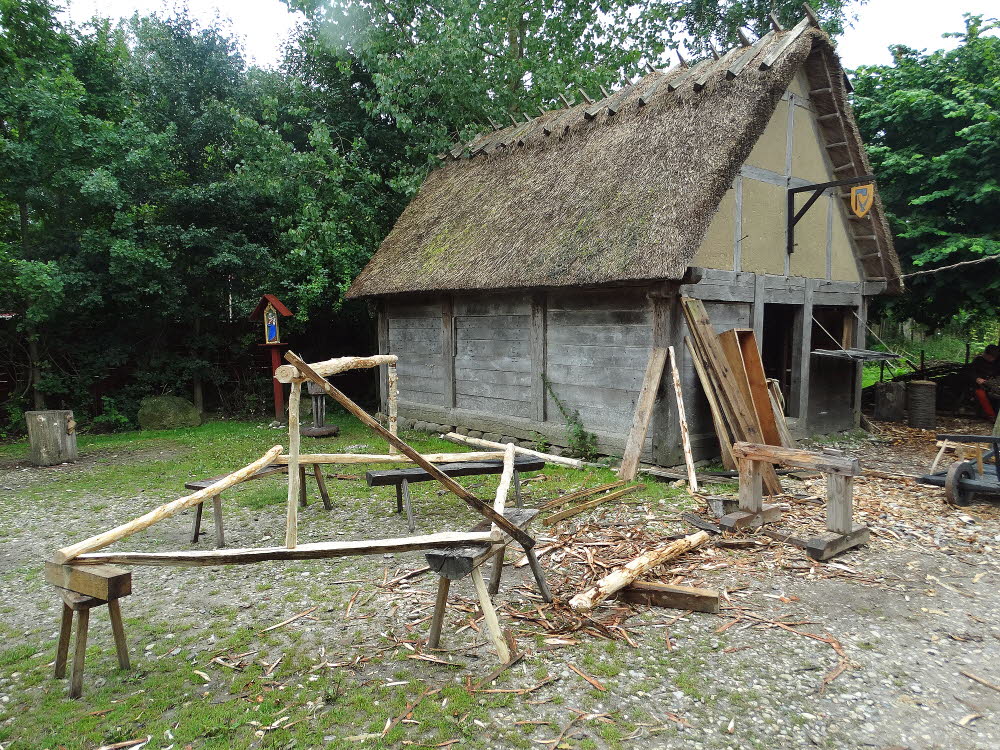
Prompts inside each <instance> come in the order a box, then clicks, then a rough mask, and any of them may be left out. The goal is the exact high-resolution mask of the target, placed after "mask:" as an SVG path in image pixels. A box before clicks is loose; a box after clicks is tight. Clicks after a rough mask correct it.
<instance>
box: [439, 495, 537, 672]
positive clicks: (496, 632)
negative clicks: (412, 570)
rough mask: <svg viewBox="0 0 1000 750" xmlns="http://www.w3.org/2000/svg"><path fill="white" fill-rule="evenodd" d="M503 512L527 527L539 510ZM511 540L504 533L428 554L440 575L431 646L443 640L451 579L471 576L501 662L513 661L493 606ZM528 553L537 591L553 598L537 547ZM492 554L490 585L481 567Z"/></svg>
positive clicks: (480, 526) (478, 527)
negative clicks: (500, 537) (491, 540)
mask: <svg viewBox="0 0 1000 750" xmlns="http://www.w3.org/2000/svg"><path fill="white" fill-rule="evenodd" d="M503 515H504V518H506V519H507V520H508V521H510V522H511V523H513V524H514V525H515V526H517V527H518V528H520V529H524V528H527V526H528V525H529V524H530V523H531V522H532V521H533V520H534V519H535V516H537V515H538V511H537V510H536V509H534V508H509V509H507V510H505V511H504V514H503ZM490 525H491V524H490V523H489V522H488V521H486V522H483V523H480V524H477V525H476V526H475V527H474V528H473V529H472V531H487V530H489V528H490ZM511 541H512V540H511V539H510V537H508V536H504V539H503V541H501V542H496V543H494V544H475V545H470V546H468V547H459V548H456V549H442V550H431V551H430V552H428V553H427V554H426V558H427V564H428V565H429V566H430V569H431V570H433V571H434V572H435V573H437V574H438V576H440V578H438V590H437V597H436V599H435V601H434V615H433V616H432V617H431V628H430V633H429V634H428V636H427V646H428V648H438V646H439V644H440V643H441V628H442V627H443V625H444V613H445V609H446V607H447V605H448V591H449V589H450V588H451V582H452V581H454V580H459V579H461V578H465V577H466V576H472V583H473V585H474V586H475V587H476V595H477V596H478V598H479V605H480V606H481V607H482V610H483V617H484V619H485V620H486V626H487V628H488V629H489V638H490V642H491V643H492V644H493V647H494V648H495V649H496V651H497V655H498V656H499V657H500V661H501V662H503V663H504V664H506V663H507V662H508V661H510V657H511V654H510V648H509V646H508V644H507V641H506V639H505V638H504V636H503V633H502V632H501V630H500V622H499V620H498V619H497V613H496V609H495V608H494V607H493V599H492V597H493V596H495V595H496V594H497V593H498V592H499V591H500V576H501V573H502V571H503V558H504V553H505V552H506V549H507V545H508V544H509V543H510V542H511ZM526 555H527V557H528V564H529V566H530V567H531V572H532V575H534V577H535V583H536V585H537V586H538V592H539V593H540V594H541V595H542V599H543V600H544V601H546V602H551V601H552V593H551V592H550V591H549V587H548V584H547V583H546V582H545V574H544V573H543V572H542V567H541V565H539V563H538V558H537V557H536V555H535V551H534V549H530V550H526ZM490 558H492V559H493V573H492V575H491V577H490V584H489V587H487V585H486V581H485V580H484V579H483V574H482V571H481V569H480V568H481V567H482V565H483V563H485V562H486V561H487V560H489V559H490Z"/></svg>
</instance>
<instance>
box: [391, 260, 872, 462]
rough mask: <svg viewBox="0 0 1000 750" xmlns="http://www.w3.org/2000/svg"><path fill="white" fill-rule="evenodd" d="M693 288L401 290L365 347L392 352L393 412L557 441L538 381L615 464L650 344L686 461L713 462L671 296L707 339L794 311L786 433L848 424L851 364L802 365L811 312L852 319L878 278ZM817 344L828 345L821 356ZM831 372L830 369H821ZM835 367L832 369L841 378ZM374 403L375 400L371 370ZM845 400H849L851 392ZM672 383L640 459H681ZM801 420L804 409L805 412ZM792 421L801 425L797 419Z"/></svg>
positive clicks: (859, 343)
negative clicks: (698, 310)
mask: <svg viewBox="0 0 1000 750" xmlns="http://www.w3.org/2000/svg"><path fill="white" fill-rule="evenodd" d="M689 276H690V277H692V278H699V281H698V282H697V283H679V282H658V283H655V284H649V285H645V286H622V287H614V288H609V287H601V288H594V289H577V288H557V289H550V290H526V291H517V292H478V293H477V292H466V293H454V294H438V295H426V294H425V295H419V296H415V295H408V296H399V297H391V298H386V299H382V300H380V301H379V302H378V303H377V304H378V334H379V335H378V338H379V352H380V353H389V352H392V353H393V354H396V355H398V356H399V365H398V367H399V374H400V392H399V411H400V415H401V416H402V417H404V418H407V419H411V420H417V421H425V422H430V423H432V424H440V425H445V426H449V427H465V428H468V429H470V430H479V431H482V432H485V433H495V434H496V435H499V436H502V437H504V438H505V439H506V438H508V437H509V438H514V439H519V440H536V439H538V438H539V436H541V437H543V438H545V439H546V440H548V441H549V442H550V443H552V444H554V445H563V446H564V445H566V428H565V422H566V420H565V419H564V418H563V416H562V414H561V413H560V411H559V408H558V406H557V404H556V403H555V402H554V401H553V399H552V397H551V395H550V394H549V393H548V392H547V388H546V387H545V384H544V383H545V381H546V380H547V381H548V382H549V383H550V384H551V387H552V389H553V390H554V391H555V393H556V395H557V396H558V397H559V399H560V400H561V401H562V402H563V403H564V405H565V406H566V407H568V409H569V410H571V411H579V413H580V417H581V420H582V422H583V424H584V427H585V428H586V429H587V430H588V431H590V432H593V433H595V434H596V435H597V438H598V450H599V451H600V452H601V453H606V454H609V455H619V456H620V455H621V453H622V451H623V449H624V445H625V439H626V437H627V434H628V430H629V426H630V424H631V420H632V413H633V410H634V407H635V400H636V398H637V397H638V393H639V390H640V387H641V380H642V376H643V372H644V370H645V366H646V361H647V358H648V356H649V350H650V347H652V346H654V345H655V346H663V347H665V346H668V345H673V346H674V347H675V350H676V351H677V355H678V364H679V369H680V372H681V388H682V390H683V391H684V398H685V406H686V409H687V412H688V419H689V422H690V427H691V439H692V445H693V449H694V453H695V456H696V457H709V456H712V455H716V454H717V452H718V451H717V443H716V440H715V436H714V431H713V429H712V422H711V417H710V414H709V412H708V407H707V403H706V402H705V400H704V396H703V394H702V393H701V388H700V385H699V383H698V380H697V375H696V374H695V372H694V368H693V364H692V362H691V357H690V353H689V352H688V350H687V348H686V346H685V345H684V337H685V336H686V335H687V329H686V326H685V323H684V320H683V316H682V315H681V314H680V309H679V305H678V299H679V296H689V297H695V298H698V299H701V300H703V301H705V303H706V308H707V310H708V313H709V315H710V316H711V318H712V322H713V324H714V325H715V327H716V329H717V330H718V331H722V330H726V329H729V328H752V329H754V331H755V332H756V334H757V339H758V341H762V333H763V325H764V305H765V304H772V303H776V304H784V305H795V306H797V308H798V314H797V322H796V325H795V330H794V331H793V332H792V337H793V338H792V346H793V352H792V388H791V394H790V398H791V403H790V404H789V405H788V411H789V413H791V414H794V415H799V416H798V418H797V419H791V420H790V426H791V427H792V429H793V431H794V432H795V433H796V434H798V435H805V434H808V433H809V431H810V428H811V427H812V428H813V429H814V430H815V429H822V430H823V431H833V430H842V429H850V428H852V427H855V426H857V424H858V420H859V415H860V411H859V405H860V401H861V397H860V387H861V373H860V368H861V365H860V364H858V365H852V364H850V363H844V362H843V361H841V360H829V359H828V358H821V357H811V356H810V348H811V342H810V335H809V334H810V333H811V329H812V326H811V325H803V322H804V321H808V322H810V323H811V320H812V311H813V307H814V306H819V305H822V306H830V307H841V308H843V309H844V311H845V315H847V316H849V317H851V318H852V319H853V315H852V312H853V313H856V314H857V315H858V317H859V318H860V320H861V321H862V322H863V321H865V320H866V312H867V298H868V297H870V296H872V295H875V294H879V293H880V292H882V291H883V289H884V287H885V285H884V283H882V282H849V281H831V280H824V279H810V278H800V277H789V276H772V275H767V274H755V273H751V272H734V271H722V270H715V269H707V268H706V269H701V268H697V269H691V273H690V274H689ZM854 322H855V325H854V326H853V327H852V329H851V338H852V341H851V342H850V343H851V344H852V345H853V346H855V347H858V348H863V347H864V344H865V336H864V331H865V327H864V325H863V324H861V323H858V322H857V321H854ZM822 348H828V347H822ZM834 363H835V364H834ZM837 366H839V367H841V368H844V367H849V368H851V369H853V371H854V378H853V383H852V382H850V381H851V380H852V379H851V378H846V379H845V378H843V377H842V375H841V376H838V377H837V378H835V379H832V380H836V381H837V382H836V383H831V382H829V381H827V382H821V383H817V385H816V386H814V389H816V387H817V386H819V387H820V388H821V390H822V391H823V392H827V391H829V389H830V388H831V385H835V386H836V387H837V388H838V389H839V390H838V392H837V393H835V394H834V398H833V399H832V400H831V399H830V398H827V400H826V408H825V411H823V412H822V413H821V414H816V413H812V412H811V411H810V401H811V399H810V390H811V389H810V382H811V381H816V380H817V378H816V377H814V375H817V374H818V375H822V373H823V370H824V369H825V368H830V367H837ZM841 372H842V371H841ZM381 384H382V391H381V392H382V398H383V401H384V400H385V397H386V393H387V385H388V384H387V377H386V375H385V374H383V377H382V380H381ZM852 391H853V392H852ZM672 403H674V396H673V386H672V384H671V383H670V382H669V379H664V382H663V383H661V392H660V394H659V396H658V399H657V404H656V407H655V410H654V414H653V422H652V424H651V426H650V430H649V435H648V437H647V438H646V444H645V445H644V446H643V451H642V460H644V461H647V462H650V463H655V464H659V465H674V464H677V463H680V461H681V460H682V457H681V452H680V426H679V424H678V422H677V414H676V408H671V407H670V404H672ZM813 411H815V410H813ZM801 415H805V418H803V416H801Z"/></svg>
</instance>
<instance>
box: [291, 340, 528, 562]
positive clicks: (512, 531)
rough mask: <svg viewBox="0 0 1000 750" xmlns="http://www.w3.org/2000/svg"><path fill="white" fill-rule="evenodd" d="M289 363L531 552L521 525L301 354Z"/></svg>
mask: <svg viewBox="0 0 1000 750" xmlns="http://www.w3.org/2000/svg"><path fill="white" fill-rule="evenodd" d="M285 360H286V361H287V362H288V363H289V364H292V365H294V366H295V367H296V369H298V371H299V374H300V375H301V376H302V377H304V378H305V379H306V380H311V381H312V382H313V383H316V385H318V386H320V387H321V388H322V389H323V390H324V391H325V392H326V394H327V395H328V396H329V397H330V398H332V399H333V400H334V401H336V402H337V403H339V404H340V405H341V406H343V407H344V408H345V409H347V411H349V412H350V413H351V414H353V415H354V416H355V417H357V418H358V419H359V420H360V421H361V423H362V424H364V425H365V426H366V427H369V428H370V429H372V430H374V431H375V432H377V433H378V434H379V435H381V436H382V437H384V438H385V439H386V440H388V441H389V444H390V445H392V446H395V447H396V448H397V449H398V450H399V452H400V453H402V454H403V455H404V456H406V457H407V458H409V459H410V460H411V461H413V462H414V463H415V464H417V466H419V467H420V468H421V469H423V470H424V471H426V472H427V473H428V474H430V475H431V476H432V477H434V478H435V479H436V480H437V481H439V482H440V483H441V484H443V485H444V487H445V489H447V490H449V491H450V492H452V493H453V494H455V495H458V497H459V498H461V499H462V500H464V501H465V502H466V503H467V504H468V505H469V507H471V508H472V509H473V510H475V511H476V512H477V513H479V514H481V515H482V516H485V517H486V518H487V519H489V520H490V521H492V522H493V523H495V524H496V525H497V526H498V527H499V528H500V529H501V530H503V531H504V532H506V533H507V534H509V535H510V536H511V537H513V538H514V539H515V540H517V542H518V543H519V544H520V545H521V546H522V547H524V549H525V550H530V549H531V548H532V547H534V546H535V540H534V539H533V538H532V537H531V536H530V535H529V534H527V533H525V532H524V531H523V530H522V529H519V528H518V527H517V526H515V525H514V524H512V523H511V522H510V521H508V520H507V519H506V518H504V517H503V514H501V513H497V512H496V511H495V510H493V508H492V507H491V506H489V505H487V504H486V503H485V502H483V501H482V500H480V499H479V498H478V497H476V496H475V495H473V494H472V493H471V492H469V491H468V490H467V489H465V487H463V486H462V485H460V484H459V483H458V482H456V481H455V480H454V479H452V478H451V477H449V476H448V475H447V474H445V473H444V472H443V471H441V470H440V469H439V468H438V467H437V466H435V465H434V464H432V463H431V462H430V461H428V460H427V459H426V458H424V457H423V456H422V455H420V454H419V453H418V452H417V451H415V450H414V449H413V448H411V447H410V445H409V444H408V443H406V442H405V441H404V440H402V439H401V438H399V437H398V436H396V435H393V434H392V433H391V432H389V431H388V430H387V429H385V428H384V427H383V426H382V425H380V424H379V423H378V421H376V420H375V419H374V418H373V417H372V416H371V415H370V414H368V412H366V411H365V410H364V409H362V408H361V407H360V406H358V405H357V404H356V403H354V402H353V401H352V400H351V399H350V398H348V397H347V396H346V395H345V394H343V393H341V392H340V391H339V390H338V389H337V388H335V387H334V386H332V385H330V383H329V382H328V381H327V380H326V379H325V378H324V377H323V376H322V375H319V374H317V373H316V371H315V370H313V369H312V368H311V367H310V366H309V365H308V364H307V363H306V362H304V361H303V360H302V358H301V357H299V356H298V355H297V354H295V353H294V352H291V351H289V352H287V353H286V354H285Z"/></svg>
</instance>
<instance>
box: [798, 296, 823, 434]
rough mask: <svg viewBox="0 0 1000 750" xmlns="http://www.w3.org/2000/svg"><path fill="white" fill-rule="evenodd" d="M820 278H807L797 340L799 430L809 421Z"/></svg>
mask: <svg viewBox="0 0 1000 750" xmlns="http://www.w3.org/2000/svg"><path fill="white" fill-rule="evenodd" d="M818 283H819V280H818V279H806V290H805V297H804V298H803V302H802V328H801V332H800V338H799V340H798V341H797V342H795V344H794V345H795V346H796V347H797V349H798V389H797V390H796V392H795V399H796V401H795V403H796V406H797V413H796V415H795V416H796V417H798V429H799V432H800V433H802V432H803V428H806V427H807V425H808V423H809V373H810V368H811V364H812V324H813V293H814V292H815V290H816V285H817V284H818Z"/></svg>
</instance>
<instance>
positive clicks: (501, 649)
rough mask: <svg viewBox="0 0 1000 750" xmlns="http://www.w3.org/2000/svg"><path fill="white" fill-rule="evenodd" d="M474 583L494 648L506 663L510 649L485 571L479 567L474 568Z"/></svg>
mask: <svg viewBox="0 0 1000 750" xmlns="http://www.w3.org/2000/svg"><path fill="white" fill-rule="evenodd" d="M472 583H473V584H474V585H475V587H476V594H477V595H478V596H479V606H480V607H482V608H483V619H484V620H485V621H486V627H487V628H489V639H490V641H491V642H492V643H493V648H495V649H496V650H497V656H499V657H500V661H501V663H503V664H506V663H507V662H509V661H510V649H509V648H507V642H506V641H505V640H504V637H503V633H501V632H500V621H499V620H498V619H497V612H496V610H495V609H494V608H493V601H492V600H491V599H490V593H489V591H487V590H486V581H484V580H483V572H482V571H481V570H480V569H479V568H478V567H476V568H473V569H472Z"/></svg>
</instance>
